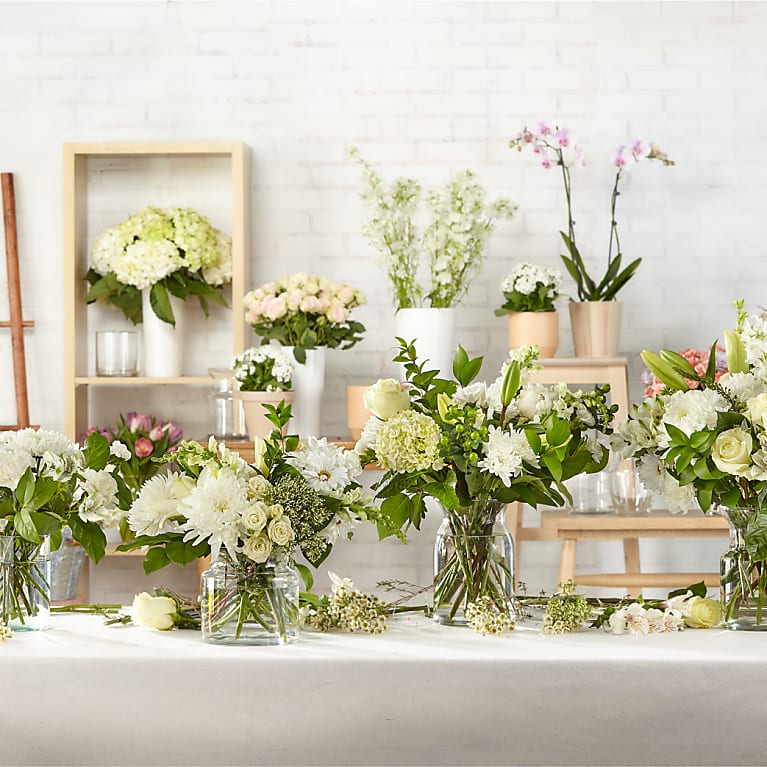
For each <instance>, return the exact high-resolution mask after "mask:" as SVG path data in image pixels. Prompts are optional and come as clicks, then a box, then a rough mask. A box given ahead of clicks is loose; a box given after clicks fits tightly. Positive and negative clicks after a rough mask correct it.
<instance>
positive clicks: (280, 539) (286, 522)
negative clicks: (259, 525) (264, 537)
mask: <svg viewBox="0 0 767 767" xmlns="http://www.w3.org/2000/svg"><path fill="white" fill-rule="evenodd" d="M269 537H270V538H271V539H272V540H273V541H274V542H275V544H277V546H286V545H287V544H288V543H290V542H291V541H292V540H293V539H294V538H295V537H296V536H295V534H294V533H293V528H292V527H291V526H290V519H288V517H281V518H280V519H273V520H272V521H271V522H270V523H269Z"/></svg>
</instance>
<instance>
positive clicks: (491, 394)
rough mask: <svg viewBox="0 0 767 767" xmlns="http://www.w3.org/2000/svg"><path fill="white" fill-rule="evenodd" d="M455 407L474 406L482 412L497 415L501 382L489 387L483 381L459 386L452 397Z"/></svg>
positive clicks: (499, 406) (499, 407) (499, 405)
mask: <svg viewBox="0 0 767 767" xmlns="http://www.w3.org/2000/svg"><path fill="white" fill-rule="evenodd" d="M453 402H455V403H456V405H476V406H477V407H479V408H482V409H483V410H490V411H492V412H493V413H497V412H499V411H500V410H501V381H500V380H498V381H494V382H493V383H492V384H490V385H489V386H488V385H487V384H486V383H485V382H484V381H478V382H476V383H472V384H469V385H468V386H459V387H458V388H457V389H456V391H455V394H454V395H453Z"/></svg>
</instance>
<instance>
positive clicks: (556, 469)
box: [541, 452, 562, 482]
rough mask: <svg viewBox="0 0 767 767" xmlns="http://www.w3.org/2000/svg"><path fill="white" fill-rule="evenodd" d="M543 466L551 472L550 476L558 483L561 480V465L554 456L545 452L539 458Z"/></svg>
mask: <svg viewBox="0 0 767 767" xmlns="http://www.w3.org/2000/svg"><path fill="white" fill-rule="evenodd" d="M541 460H542V461H543V464H544V466H545V467H546V468H547V469H548V470H549V471H550V472H551V476H552V477H553V478H554V479H555V480H556V481H557V482H559V481H560V480H561V479H562V464H561V462H560V461H559V460H558V459H557V457H556V455H554V454H553V453H551V452H546V453H544V454H543V455H542V456H541Z"/></svg>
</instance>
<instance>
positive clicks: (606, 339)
mask: <svg viewBox="0 0 767 767" xmlns="http://www.w3.org/2000/svg"><path fill="white" fill-rule="evenodd" d="M622 317H623V303H622V302H621V301H571V302H570V323H571V325H572V329H573V345H574V347H575V356H576V357H616V356H617V355H618V349H619V348H620V337H621V319H622Z"/></svg>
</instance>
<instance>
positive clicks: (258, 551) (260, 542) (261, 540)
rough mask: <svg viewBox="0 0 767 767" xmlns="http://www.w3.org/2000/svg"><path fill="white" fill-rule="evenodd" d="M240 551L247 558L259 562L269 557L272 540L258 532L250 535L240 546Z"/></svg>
mask: <svg viewBox="0 0 767 767" xmlns="http://www.w3.org/2000/svg"><path fill="white" fill-rule="evenodd" d="M242 553H243V554H245V556H246V557H247V558H248V559H252V560H253V561H254V562H256V563H258V564H261V563H263V562H266V560H267V559H269V555H270V554H271V553H272V542H271V540H270V539H269V536H268V535H265V534H264V533H259V534H258V535H252V536H251V537H250V538H248V540H246V541H245V545H244V546H243V547H242Z"/></svg>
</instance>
